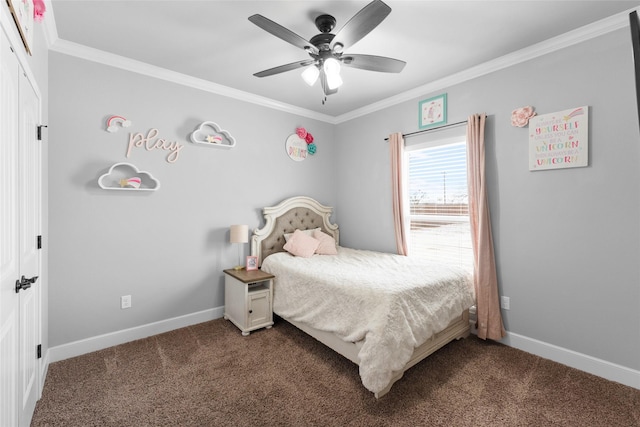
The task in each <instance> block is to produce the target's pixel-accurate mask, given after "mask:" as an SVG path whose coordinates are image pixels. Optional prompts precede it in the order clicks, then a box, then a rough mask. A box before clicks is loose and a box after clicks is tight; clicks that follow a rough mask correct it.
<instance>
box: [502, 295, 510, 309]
mask: <svg viewBox="0 0 640 427" xmlns="http://www.w3.org/2000/svg"><path fill="white" fill-rule="evenodd" d="M510 304H511V301H510V299H509V297H500V307H501V308H502V309H504V310H509V307H510Z"/></svg>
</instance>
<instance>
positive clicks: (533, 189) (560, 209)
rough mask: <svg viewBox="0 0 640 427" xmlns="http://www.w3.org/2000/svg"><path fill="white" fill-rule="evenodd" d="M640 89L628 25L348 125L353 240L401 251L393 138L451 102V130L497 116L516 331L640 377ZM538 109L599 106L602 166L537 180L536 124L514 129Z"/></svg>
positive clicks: (340, 158) (594, 109) (498, 224)
mask: <svg viewBox="0 0 640 427" xmlns="http://www.w3.org/2000/svg"><path fill="white" fill-rule="evenodd" d="M634 90H635V86H634V80H633V64H632V55H631V42H630V36H629V30H628V29H623V30H618V31H615V32H614V33H610V34H607V35H604V36H601V37H598V38H596V39H593V40H590V41H586V42H583V43H581V44H578V45H576V46H573V47H570V48H566V49H563V50H561V51H558V52H555V53H552V54H548V55H545V56H543V57H540V58H537V59H534V60H531V61H528V62H526V63H522V64H519V65H517V66H513V67H510V68H508V69H504V70H501V71H498V72H494V73H491V74H489V75H486V76H483V77H480V78H477V79H474V80H472V81H468V82H465V83H462V84H458V85H455V86H452V87H448V88H445V89H443V90H442V91H438V92H437V93H425V94H424V96H423V97H420V98H419V99H415V100H414V101H411V102H407V103H403V104H400V105H397V106H394V107H392V108H388V109H386V110H384V111H379V112H376V113H373V114H370V115H368V116H366V117H361V118H358V119H354V120H351V121H349V122H346V123H342V124H340V125H338V126H337V127H336V136H337V138H338V144H337V152H336V157H335V160H336V162H337V164H336V170H337V172H338V182H340V186H339V188H338V193H337V196H336V199H337V206H338V208H339V213H340V226H341V243H342V244H343V245H345V246H356V247H362V248H367V249H376V250H384V251H391V252H395V240H394V237H393V227H392V212H391V208H390V203H391V202H390V200H391V190H390V183H389V178H388V177H389V160H388V159H389V156H388V146H387V143H386V142H385V141H384V138H385V137H386V136H388V135H389V134H390V133H392V132H397V131H401V132H404V133H408V132H412V131H416V130H417V120H418V119H417V115H418V102H419V101H420V100H421V99H426V98H428V97H430V96H433V95H437V94H439V93H443V92H446V93H447V94H448V104H449V108H448V112H449V117H448V122H449V123H453V122H458V121H461V120H465V119H466V118H467V116H468V115H470V114H473V113H481V112H486V113H487V114H488V115H489V118H488V120H487V128H486V171H487V186H488V192H489V201H490V209H491V215H492V227H493V233H494V244H495V249H496V258H497V259H496V261H497V268H498V279H499V287H500V293H501V294H502V295H507V296H509V297H510V298H511V309H510V310H509V311H503V316H504V321H505V326H506V328H507V330H508V331H509V332H511V333H513V334H519V335H522V336H524V337H528V338H530V339H534V340H539V341H542V342H545V343H548V344H552V345H557V346H560V347H563V348H566V349H569V350H573V351H576V352H579V353H583V354H586V355H589V356H593V357H596V358H599V359H602V360H605V361H608V362H611V363H616V364H619V365H622V366H626V367H630V368H632V369H636V370H637V369H639V368H640V357H638V356H639V355H640V310H639V309H640V286H639V283H640V266H639V264H640V263H639V262H638V260H640V221H639V219H640V188H639V183H640V168H638V161H639V160H640V156H639V154H640V145H639V142H640V141H639V135H638V117H637V110H636V104H635V102H636V100H635V92H634ZM526 105H532V106H534V107H535V108H536V111H537V112H538V113H539V114H546V113H552V112H555V111H561V110H565V109H569V108H573V107H579V106H584V105H588V106H590V111H589V114H590V116H589V128H590V129H589V166H588V167H586V168H579V169H563V170H553V171H537V172H529V170H528V132H527V128H516V127H512V126H511V124H510V116H511V111H512V110H513V109H515V108H518V107H523V106H526ZM409 141H410V140H409ZM365 209H366V211H365ZM363 214H364V220H362V217H363Z"/></svg>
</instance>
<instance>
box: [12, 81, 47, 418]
mask: <svg viewBox="0 0 640 427" xmlns="http://www.w3.org/2000/svg"><path fill="white" fill-rule="evenodd" d="M19 79H20V97H19V100H18V102H19V109H18V110H19V123H20V127H19V129H18V132H19V146H20V148H19V151H18V158H19V163H18V164H19V168H18V176H19V183H18V184H19V197H18V199H19V200H20V205H19V209H18V210H19V221H18V222H19V223H20V227H19V230H20V233H19V239H20V240H19V241H20V255H19V257H20V277H21V278H22V277H24V278H25V279H26V280H27V281H28V282H30V283H28V285H29V287H28V288H26V289H24V288H23V289H22V290H20V292H19V294H18V295H19V297H20V301H19V309H20V360H19V365H20V375H19V379H18V384H19V387H20V389H19V395H20V396H22V401H21V402H19V404H20V407H19V410H20V424H21V425H24V426H28V425H29V424H30V423H31V417H32V415H33V411H34V409H35V406H36V401H37V400H38V397H39V394H40V393H39V391H40V390H39V384H38V355H37V350H36V349H37V346H38V344H39V343H40V342H41V341H40V294H41V290H40V289H41V282H42V280H41V279H40V278H39V276H40V252H39V250H38V235H39V234H40V141H38V139H37V137H36V135H37V128H38V124H39V123H40V99H39V98H38V96H37V94H36V92H35V91H34V89H33V87H32V86H31V83H30V82H29V80H28V79H27V77H26V75H25V74H24V73H23V72H20V75H19Z"/></svg>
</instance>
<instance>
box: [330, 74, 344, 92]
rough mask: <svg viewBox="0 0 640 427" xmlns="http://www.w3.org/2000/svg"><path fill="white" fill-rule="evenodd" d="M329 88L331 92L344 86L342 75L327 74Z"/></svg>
mask: <svg viewBox="0 0 640 427" xmlns="http://www.w3.org/2000/svg"><path fill="white" fill-rule="evenodd" d="M327 86H329V89H330V90H333V89H338V88H339V87H340V86H342V77H340V74H327Z"/></svg>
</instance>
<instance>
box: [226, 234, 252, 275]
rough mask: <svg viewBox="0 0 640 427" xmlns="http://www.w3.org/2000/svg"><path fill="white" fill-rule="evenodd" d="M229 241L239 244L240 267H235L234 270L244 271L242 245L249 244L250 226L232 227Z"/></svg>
mask: <svg viewBox="0 0 640 427" xmlns="http://www.w3.org/2000/svg"><path fill="white" fill-rule="evenodd" d="M229 241H230V242H231V243H238V265H236V266H235V267H233V269H234V270H242V269H243V268H244V265H243V263H242V255H241V251H242V245H240V243H247V242H249V226H248V225H237V224H236V225H232V226H231V230H230V232H229Z"/></svg>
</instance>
